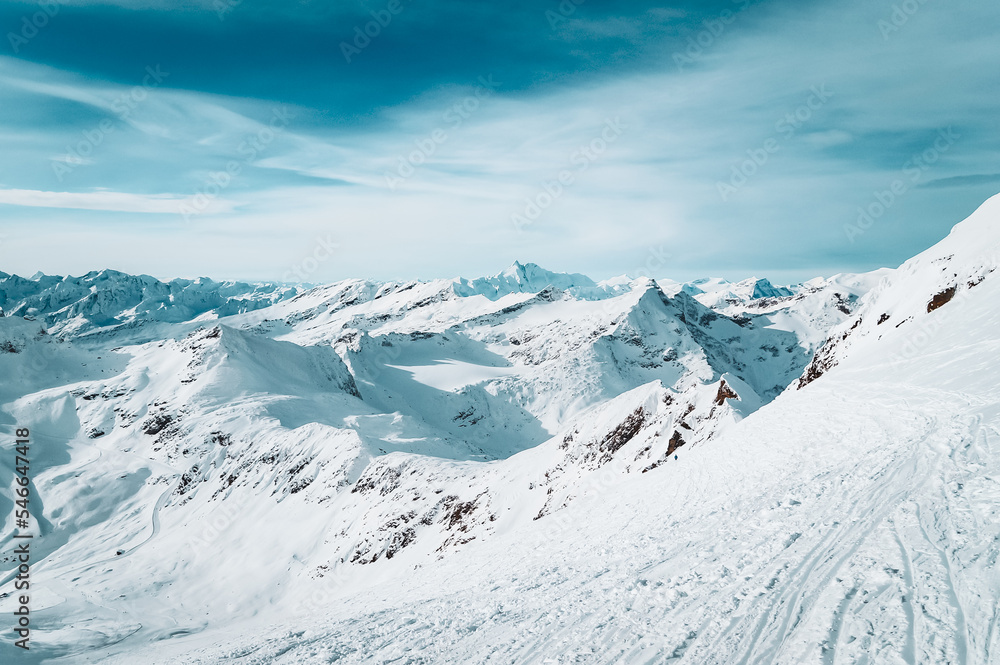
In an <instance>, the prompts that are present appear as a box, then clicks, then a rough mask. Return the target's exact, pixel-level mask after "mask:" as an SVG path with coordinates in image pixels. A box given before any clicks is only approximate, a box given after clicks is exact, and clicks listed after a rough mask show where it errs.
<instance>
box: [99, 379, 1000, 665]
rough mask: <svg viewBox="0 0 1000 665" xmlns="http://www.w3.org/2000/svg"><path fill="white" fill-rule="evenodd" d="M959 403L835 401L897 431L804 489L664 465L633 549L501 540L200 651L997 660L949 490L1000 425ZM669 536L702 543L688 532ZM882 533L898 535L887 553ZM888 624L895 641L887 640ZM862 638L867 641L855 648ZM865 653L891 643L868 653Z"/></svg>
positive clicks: (600, 659)
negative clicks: (778, 507) (421, 575)
mask: <svg viewBox="0 0 1000 665" xmlns="http://www.w3.org/2000/svg"><path fill="white" fill-rule="evenodd" d="M911 397H913V395H911ZM926 397H927V400H928V402H930V401H932V400H940V399H941V396H940V395H928V396H926ZM834 399H836V398H834ZM953 401H954V400H953ZM960 406H965V407H967V408H968V407H969V405H968V404H966V405H959V404H955V403H952V404H948V405H947V407H945V406H943V405H942V406H941V408H939V409H938V411H939V412H944V413H948V412H949V409H955V411H954V412H953V413H950V415H948V416H933V417H928V416H923V415H916V413H919V412H913V411H907V405H906V402H905V401H904V400H897V401H896V403H892V404H890V403H881V404H878V405H875V406H873V405H870V404H866V403H864V402H863V401H855V400H853V399H852V400H843V401H841V402H840V404H838V411H840V412H842V413H844V414H848V413H850V414H853V415H854V417H855V418H856V419H857V420H858V427H860V428H861V429H864V428H866V427H878V426H880V425H881V426H884V427H885V429H884V431H882V432H880V433H879V434H878V436H879V438H878V441H879V443H880V445H879V446H877V447H875V446H873V447H872V448H871V449H869V450H867V451H866V450H864V449H863V448H861V447H860V446H855V447H854V448H853V449H852V450H851V451H850V453H849V454H844V455H840V456H839V461H840V462H841V463H842V464H843V466H840V467H835V468H832V469H831V468H829V467H825V466H824V465H812V468H807V469H804V470H801V471H797V472H795V473H794V474H793V475H794V477H795V479H796V482H794V483H793V484H787V480H788V479H789V478H788V477H785V476H784V475H783V474H779V478H777V479H774V481H772V482H771V483H769V484H763V485H762V486H761V488H760V492H761V497H762V499H763V500H762V501H761V502H760V503H759V504H757V505H753V506H748V505H744V506H740V505H738V504H733V503H730V502H729V501H728V500H727V499H726V497H724V496H723V497H722V498H721V499H720V497H719V495H718V491H717V490H718V488H719V487H721V486H723V484H724V483H722V482H720V481H726V480H730V481H732V480H733V477H734V475H733V474H736V473H738V472H739V466H740V464H739V462H738V461H736V460H726V459H724V458H717V459H715V460H713V462H714V463H715V464H714V466H706V465H705V464H699V465H698V466H696V467H695V468H694V469H691V470H690V471H691V474H690V475H686V474H685V470H684V468H683V466H682V465H678V466H677V467H676V473H674V474H673V476H672V477H670V478H669V479H668V478H666V477H665V478H663V483H662V485H661V486H660V487H659V489H660V490H662V491H661V492H660V493H659V494H658V495H657V499H658V505H644V507H645V508H647V509H649V512H650V515H649V521H650V522H652V523H654V524H655V523H656V522H657V521H658V520H663V522H661V524H664V523H666V524H665V526H663V528H660V529H655V528H653V529H648V533H644V531H647V528H646V526H644V524H643V522H644V520H637V519H632V520H630V521H628V522H627V523H625V524H622V525H621V534H620V535H621V539H620V540H621V543H620V544H618V545H614V544H612V545H611V546H610V547H609V548H606V549H603V550H602V551H600V552H596V553H595V552H589V554H591V555H594V554H597V555H598V556H597V557H594V556H582V555H581V554H580V553H579V552H580V551H583V552H587V546H586V537H581V538H575V539H572V538H571V539H570V540H569V542H568V543H566V546H564V547H558V546H557V547H554V548H552V549H553V550H555V551H552V552H547V553H546V558H544V559H541V560H535V559H533V558H531V555H530V554H528V555H527V557H528V558H529V559H530V560H531V561H533V562H534V563H535V564H536V565H531V566H529V565H518V559H520V558H522V557H523V556H524V555H525V553H511V552H509V551H504V549H503V548H490V549H489V550H488V558H489V560H490V561H491V566H490V567H491V568H492V569H493V571H492V572H491V573H489V574H488V575H487V576H486V577H485V579H481V578H483V575H482V573H483V571H482V570H478V569H476V570H473V571H472V572H471V574H470V576H475V578H476V579H481V581H482V582H483V583H484V586H482V587H478V588H469V589H462V590H457V591H453V592H450V593H444V594H434V593H432V592H431V591H429V590H428V587H433V586H434V585H435V580H434V579H431V580H428V581H427V586H417V587H414V585H412V584H403V585H402V587H403V588H400V589H399V592H398V594H396V597H395V598H392V595H393V594H391V593H389V592H387V591H385V590H384V589H383V590H381V593H379V591H378V590H376V592H375V593H374V594H371V593H360V594H356V595H353V596H349V597H345V598H343V599H342V601H341V602H339V603H337V604H336V605H335V606H334V607H332V608H331V614H330V616H329V617H328V618H327V621H326V622H325V623H324V624H323V628H322V629H320V627H319V625H315V626H314V625H312V623H304V624H302V625H301V626H298V627H297V628H289V629H288V632H285V633H282V632H281V631H275V632H273V633H272V634H274V635H280V637H272V638H269V639H267V640H264V641H260V640H254V639H251V638H250V637H249V635H248V636H247V637H243V638H235V639H232V642H233V643H234V644H239V643H244V644H245V646H240V647H235V648H232V647H230V648H226V647H221V648H220V647H214V648H203V649H196V650H195V652H194V653H195V654H198V655H194V656H193V659H192V660H191V662H198V663H214V662H238V663H248V664H249V663H261V664H263V663H276V664H277V663H282V664H284V663H321V662H323V663H326V662H336V663H338V664H339V663H345V664H346V663H397V662H398V663H442V662H463V663H482V664H485V663H526V664H528V663H538V664H540V665H541V664H544V663H571V662H574V663H608V664H610V663H628V664H632V663H634V664H639V663H643V664H646V663H649V664H652V663H719V664H723V663H725V664H730V663H740V664H746V665H749V664H754V665H757V664H763V663H789V664H792V663H824V664H828V665H844V664H846V663H854V662H892V660H891V659H888V654H889V653H891V652H894V653H896V656H895V658H897V659H899V662H906V663H928V662H949V663H961V664H963V665H964V664H969V663H977V664H983V665H986V664H987V663H989V662H990V660H989V657H990V646H991V643H992V641H994V640H995V635H994V634H993V633H994V632H995V626H996V611H995V608H992V607H990V608H989V611H991V612H992V616H990V617H989V618H988V619H987V620H986V621H982V620H978V619H977V621H976V622H975V623H974V625H977V626H989V628H988V630H987V631H986V632H985V633H984V634H979V635H977V634H972V635H967V634H966V632H967V629H968V625H969V623H968V621H967V619H966V616H967V614H968V613H969V612H970V611H972V612H976V611H982V610H984V609H986V608H985V607H984V606H983V605H980V607H979V610H976V609H975V608H973V607H971V606H970V602H971V601H970V598H971V597H973V596H974V595H975V594H976V591H975V590H976V585H975V583H974V582H975V581H976V580H977V579H980V578H979V576H981V575H983V574H985V573H986V572H987V571H986V570H985V569H983V568H982V567H979V568H976V567H974V566H970V565H968V564H963V563H962V562H961V561H958V560H956V558H955V552H954V548H953V546H952V545H950V544H949V541H948V539H947V537H946V535H945V534H946V533H947V532H949V531H950V530H952V529H954V528H956V527H955V525H956V523H959V522H963V521H964V522H968V523H970V527H969V528H970V529H971V530H972V533H976V531H975V529H976V526H977V523H976V520H977V516H976V514H975V505H976V504H975V503H974V502H972V501H971V499H970V497H969V496H968V495H967V494H966V493H964V492H963V491H961V490H959V491H957V492H956V493H951V494H949V493H948V491H946V490H947V487H948V486H949V484H952V483H954V479H956V478H964V479H966V480H965V487H968V485H969V483H970V482H974V481H975V480H976V479H980V480H983V479H985V478H987V477H988V476H989V474H991V473H993V472H995V470H996V467H997V463H996V460H995V458H993V457H992V456H991V455H990V452H991V446H992V445H993V444H992V442H991V441H990V438H991V435H989V434H987V433H986V432H985V431H984V430H983V429H982V427H981V424H980V423H979V422H978V421H977V419H976V418H975V416H974V415H968V414H967V413H963V412H961V411H959V407H960ZM893 412H897V413H901V414H904V417H905V418H907V419H908V420H909V422H905V423H902V426H903V427H904V428H906V429H907V431H908V432H909V436H906V437H901V438H896V439H893V438H892V437H890V430H892V429H893V425H894V424H893V423H886V422H884V420H885V419H884V418H883V417H880V415H879V414H880V413H893ZM880 421H882V422H880ZM828 434H832V435H834V436H836V435H838V434H843V432H828ZM956 436H958V437H961V438H960V440H961V441H962V443H963V445H960V446H959V445H955V438H954V437H956ZM992 436H994V437H995V433H993V435H992ZM816 452H817V451H816V450H811V451H806V452H805V453H800V454H801V455H802V459H805V458H807V457H809V455H810V454H815V453H816ZM691 456H693V455H689V457H691ZM703 461H704V460H698V462H703ZM815 472H818V473H816V475H813V473H815ZM810 495H811V496H810ZM781 496H787V497H798V499H795V500H796V501H799V504H798V505H797V506H796V505H794V504H792V505H791V506H786V512H787V513H788V515H787V517H786V518H785V519H783V520H781V521H780V522H773V521H772V522H768V521H767V520H766V519H765V518H764V517H755V513H757V512H758V511H759V510H760V508H761V506H762V505H765V504H767V503H769V502H770V501H771V500H775V499H778V498H779V497H781ZM820 498H821V499H822V503H820V502H819V501H818V500H817V499H820ZM810 499H811V500H810ZM671 505H678V506H684V511H685V513H686V514H687V516H686V517H683V518H682V521H681V522H673V523H670V522H669V520H670V519H671V511H670V510H669V509H667V510H664V507H665V506H671ZM818 506H822V507H823V510H820V511H818V512H817V511H815V508H816V507H818ZM616 512H618V511H616ZM577 517H578V518H579V517H580V516H577ZM693 522H699V523H700V524H699V527H698V528H697V529H695V528H692V526H691V524H692V523H693ZM671 533H679V534H684V535H685V537H689V538H690V539H689V540H687V541H686V542H674V541H672V540H671V535H670V534H671ZM779 536H780V537H783V540H781V541H780V542H777V546H776V539H777V538H778V537H779ZM882 538H884V539H886V542H888V543H889V544H890V545H891V547H889V548H887V549H881V550H880V548H879V544H878V542H877V541H879V540H880V539H882ZM574 546H575V547H579V548H580V549H579V550H577V551H574V549H575V547H574ZM487 547H488V548H489V545H487ZM992 551H993V553H994V555H995V552H996V545H995V543H994V545H993V547H992ZM478 554H479V555H480V556H484V553H483V552H482V551H479V552H478ZM470 556H471V554H470ZM601 556H604V557H605V558H603V559H602V558H600V557H601ZM549 557H552V558H549ZM560 557H562V558H560ZM595 558H597V559H598V560H599V561H601V562H602V565H596V566H595V562H594V559H595ZM463 560H464V557H463V555H462V554H460V555H457V556H456V557H455V558H454V559H453V560H451V561H448V562H445V563H443V564H442V566H443V568H444V569H445V570H446V571H448V572H446V573H444V574H443V577H445V578H447V577H449V576H454V575H460V574H463V573H462V572H461V571H462V562H463ZM556 562H558V565H556ZM873 564H876V565H874V566H873ZM880 567H881V568H890V569H893V570H897V571H898V575H896V576H895V577H893V576H891V575H889V576H887V575H886V574H885V573H884V572H883V571H882V570H881V569H880ZM992 584H993V586H994V589H995V581H994V582H992ZM651 589H656V591H655V592H651ZM685 594H686V595H685ZM373 596H375V597H378V598H379V600H378V601H376V602H374V603H373V602H372V599H373ZM828 597H830V598H828ZM992 597H993V598H995V597H996V596H995V595H994V596H992ZM630 615H635V617H634V618H631V617H630ZM880 615H884V616H880ZM889 615H891V617H890V616H889ZM897 620H898V621H899V624H900V625H892V624H894V623H895V622H896V621H897ZM900 627H901V632H900V633H899V635H896V634H895V633H894V632H893V630H895V629H899V628H900ZM525 631H526V632H525ZM514 635H517V638H516V639H514V640H511V639H510V637H512V636H514ZM505 636H506V637H505ZM878 636H882V637H885V638H886V641H885V642H884V643H876V642H873V641H874V640H876V639H877V637H878ZM897 637H898V638H899V643H898V644H894V643H892V640H893V639H896V638H897ZM227 639H228V638H227ZM249 643H253V646H250V645H249ZM197 644H198V643H197V641H195V642H192V643H191V644H189V645H188V646H189V647H194V646H196V645H197ZM859 644H862V645H863V644H867V645H868V646H867V647H865V648H864V649H862V650H861V652H860V653H857V652H855V651H852V645H854V646H857V645H859ZM869 653H875V654H882V656H881V657H878V658H876V660H875V661H870V660H869V658H870V656H869ZM144 655H145V654H144ZM192 655H193V654H191V653H188V656H192ZM107 662H126V661H124V660H116V659H115V658H114V657H112V658H110V659H109V660H108V661H107ZM157 662H169V658H168V659H167V660H163V661H157Z"/></svg>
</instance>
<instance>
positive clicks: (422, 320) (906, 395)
mask: <svg viewBox="0 0 1000 665" xmlns="http://www.w3.org/2000/svg"><path fill="white" fill-rule="evenodd" d="M998 265H1000V197H997V198H994V199H991V200H990V201H988V202H987V203H985V204H984V205H983V206H982V208H980V210H978V211H977V212H976V213H975V214H974V215H973V216H972V217H971V218H970V219H968V220H966V221H965V222H962V223H961V224H959V225H958V226H956V227H955V229H954V230H953V231H952V233H951V234H950V235H949V236H948V237H947V238H945V239H944V240H942V242H941V243H939V244H938V245H936V246H935V247H932V248H931V249H929V250H927V251H926V252H924V253H922V254H920V255H919V256H917V257H914V258H913V259H912V260H910V261H908V262H907V263H906V264H904V265H903V266H901V267H899V268H898V269H895V270H883V271H877V272H876V273H871V274H868V275H840V276H837V277H834V278H830V279H818V280H813V281H811V282H808V283H806V284H803V285H793V286H790V287H778V286H774V285H772V284H770V282H767V281H766V280H757V279H753V280H747V281H746V282H740V283H738V284H728V283H724V282H722V281H721V280H701V281H699V282H696V283H691V284H685V285H677V284H668V283H663V284H657V283H655V282H652V281H650V280H635V281H629V280H622V279H616V280H611V281H609V282H605V283H594V282H593V281H591V280H589V279H587V278H585V277H583V276H582V275H557V274H553V273H547V272H546V271H544V270H542V269H541V268H539V267H538V266H533V265H530V264H529V265H522V264H515V265H514V266H511V268H510V269H509V270H507V271H505V272H504V273H501V274H500V275H497V276H495V277H491V278H482V279H478V280H472V281H469V280H462V279H457V280H437V281H434V282H411V283H392V284H379V283H374V282H368V281H364V280H351V281H348V282H341V283H338V284H333V285H329V286H321V287H316V288H314V289H309V290H301V289H293V288H291V287H279V286H273V285H238V286H237V285H231V284H230V285H219V284H215V283H212V282H209V281H208V280H198V281H197V282H190V281H177V282H171V283H169V284H162V283H160V282H157V281H156V280H152V278H144V277H133V276H128V275H122V274H121V273H112V272H109V271H105V272H102V273H91V274H90V275H88V276H84V277H81V278H66V279H62V278H50V277H43V276H36V277H35V278H33V279H31V280H24V279H21V278H16V277H9V276H4V274H2V273H0V293H3V294H4V295H3V296H2V297H3V300H0V306H2V307H3V308H4V310H5V312H6V313H7V316H5V317H2V318H0V376H2V377H3V380H2V383H0V434H2V437H3V438H2V446H0V447H2V451H0V454H2V458H0V476H2V483H0V485H2V487H3V488H4V489H3V494H2V495H0V516H2V517H3V519H4V520H7V521H6V523H5V528H4V531H3V532H2V533H3V536H2V537H3V540H2V541H0V552H2V553H0V585H2V586H0V594H2V596H0V616H8V617H10V616H12V615H11V614H10V612H11V611H12V607H13V602H14V598H13V595H14V594H13V584H12V578H13V576H14V575H15V574H16V570H15V568H14V564H13V562H12V559H11V558H10V556H9V553H10V552H11V551H12V549H13V545H12V541H11V538H10V534H12V533H13V532H14V525H13V520H12V518H8V516H12V513H13V510H12V506H13V495H12V493H11V492H10V489H9V488H10V487H11V485H12V477H13V473H14V471H13V468H12V467H13V436H12V435H13V431H14V429H15V428H18V427H29V428H31V430H32V438H33V452H32V455H33V465H32V474H33V480H34V484H33V488H34V496H35V497H37V502H36V503H34V504H32V513H33V517H34V520H33V524H32V529H33V532H34V533H35V534H38V536H37V537H36V539H35V541H34V544H33V547H35V552H34V557H35V558H34V562H33V567H32V603H33V605H32V617H33V624H32V627H33V632H32V650H31V652H30V654H26V653H24V652H22V651H21V650H15V649H14V648H13V647H12V646H11V643H10V641H9V640H7V639H6V638H5V641H4V642H3V643H2V644H0V654H2V658H3V662H4V663H7V662H32V663H34V662H38V663H43V662H44V663H48V662H52V663H121V664H132V663H164V664H165V663H222V662H225V663H247V664H250V663H259V664H265V663H267V664H271V663H274V664H279V663H280V664H285V663H287V664H293V663H294V664H298V663H310V664H311V663H317V664H318V663H338V664H341V663H342V664H349V663H411V664H423V663H426V664H430V663H469V664H487V663H525V664H539V665H542V664H545V663H608V664H611V663H626V664H637V665H638V664H644V665H645V664H654V663H655V664H659V663H664V664H665V663H691V664H703V663H718V664H720V665H721V664H725V665H730V664H740V665H751V664H758V663H775V664H785V663H787V664H803V665H804V664H815V665H836V664H849V663H850V664H853V663H869V664H873V665H874V664H885V665H895V664H897V663H911V664H916V663H961V664H966V665H973V664H982V665H988V664H990V663H995V662H998V661H1000V622H998V609H997V608H998V606H1000V568H998V562H997V559H998V556H1000V389H998V388H997V385H996V377H997V376H998V369H1000V366H998V358H1000V308H998V307H997V304H998V303H1000V276H998V273H997V272H996V269H997V266H998ZM171 294H173V297H171ZM25 317H27V318H25ZM0 628H3V627H2V626H0Z"/></svg>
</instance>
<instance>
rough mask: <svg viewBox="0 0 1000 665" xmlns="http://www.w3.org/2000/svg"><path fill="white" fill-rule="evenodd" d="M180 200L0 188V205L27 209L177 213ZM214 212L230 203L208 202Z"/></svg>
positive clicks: (165, 196) (227, 208)
mask: <svg viewBox="0 0 1000 665" xmlns="http://www.w3.org/2000/svg"><path fill="white" fill-rule="evenodd" d="M182 200H183V199H181V198H180V197H177V196H174V195H170V194H160V195H141V194H128V193H126V192H108V191H97V192H46V191H39V190H32V189H0V204H3V205H11V206H25V207H30V208H70V209H73V210H104V211H108V212H133V213H148V214H177V209H178V206H179V205H180V203H181V202H182ZM212 205H213V206H214V209H213V211H214V212H230V211H232V210H233V204H232V203H231V202H228V201H224V200H216V201H214V202H213V203H212Z"/></svg>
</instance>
